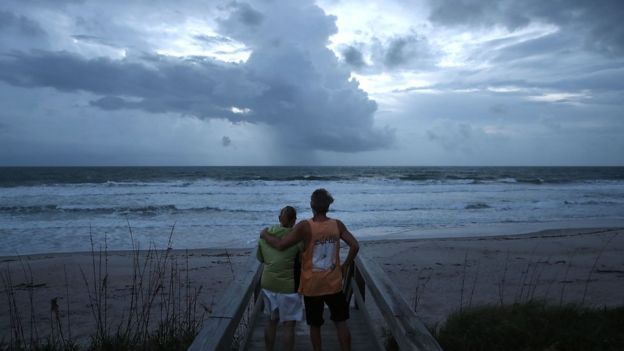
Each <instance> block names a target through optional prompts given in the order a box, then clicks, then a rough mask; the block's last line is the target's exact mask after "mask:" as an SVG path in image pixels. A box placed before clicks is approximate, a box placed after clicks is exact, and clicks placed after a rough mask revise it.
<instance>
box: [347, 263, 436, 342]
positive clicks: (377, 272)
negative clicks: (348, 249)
mask: <svg viewBox="0 0 624 351" xmlns="http://www.w3.org/2000/svg"><path fill="white" fill-rule="evenodd" d="M349 273H350V275H351V274H353V276H352V278H351V279H348V280H347V284H346V287H347V289H345V290H346V291H347V292H348V293H349V294H348V298H349V299H350V298H351V294H353V296H354V297H355V302H356V306H362V307H363V306H364V301H365V291H366V288H368V291H369V292H370V295H371V296H372V297H373V300H374V301H375V303H376V305H377V307H378V308H379V310H380V311H381V314H382V316H383V318H384V320H385V321H386V323H387V325H388V326H389V328H390V332H391V333H392V336H393V337H394V339H395V341H396V342H397V344H398V345H399V348H400V349H401V350H423V351H424V350H435V351H442V348H441V347H440V344H438V342H437V340H436V339H435V338H434V337H433V336H432V335H431V333H429V331H428V330H427V328H426V327H425V326H424V324H423V323H422V322H421V321H420V320H419V319H418V317H417V316H416V313H414V311H412V309H411V308H410V306H409V305H408V303H407V302H405V300H404V299H403V297H401V295H400V294H398V293H397V289H396V287H395V286H394V284H393V283H392V282H391V281H390V279H389V278H388V276H387V275H386V274H385V273H384V271H383V270H382V269H381V267H379V265H378V264H377V263H376V262H374V261H372V260H371V259H369V258H367V257H365V256H363V255H362V254H359V255H358V256H357V257H356V258H355V269H354V270H353V273H351V272H349Z"/></svg>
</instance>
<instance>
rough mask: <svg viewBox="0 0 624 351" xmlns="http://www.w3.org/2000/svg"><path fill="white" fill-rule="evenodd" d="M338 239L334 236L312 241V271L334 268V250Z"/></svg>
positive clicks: (336, 248)
mask: <svg viewBox="0 0 624 351" xmlns="http://www.w3.org/2000/svg"><path fill="white" fill-rule="evenodd" d="M338 243H339V241H338V239H337V238H335V237H329V238H326V239H320V240H316V241H314V247H313V249H312V250H313V251H312V271H314V272H322V271H332V270H334V269H335V268H336V250H338V247H337V245H338Z"/></svg>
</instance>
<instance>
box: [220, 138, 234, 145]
mask: <svg viewBox="0 0 624 351" xmlns="http://www.w3.org/2000/svg"><path fill="white" fill-rule="evenodd" d="M230 144H232V139H230V137H229V136H223V138H221V145H223V146H224V147H228V146H230Z"/></svg>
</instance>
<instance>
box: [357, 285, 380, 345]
mask: <svg viewBox="0 0 624 351" xmlns="http://www.w3.org/2000/svg"><path fill="white" fill-rule="evenodd" d="M352 284H355V282H353V283H352ZM353 297H354V300H355V303H356V306H360V307H359V308H357V310H358V311H359V312H360V315H361V316H362V319H363V320H364V324H365V325H366V327H367V329H368V331H369V332H370V334H371V335H376V333H375V330H374V325H375V323H374V322H373V319H372V318H371V316H370V314H369V313H368V311H367V310H366V308H365V307H366V305H365V302H364V296H362V294H361V293H360V290H359V289H354V290H353ZM373 339H374V342H375V344H376V346H377V349H378V350H384V349H385V347H384V345H383V344H382V342H381V340H379V338H377V337H374V338H373Z"/></svg>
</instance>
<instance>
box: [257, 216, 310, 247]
mask: <svg viewBox="0 0 624 351" xmlns="http://www.w3.org/2000/svg"><path fill="white" fill-rule="evenodd" d="M307 226H308V223H307V222H305V221H301V222H299V223H297V225H295V226H294V228H293V229H292V230H291V231H290V232H289V233H288V234H286V236H284V237H282V238H281V239H280V238H278V237H276V236H274V235H271V234H269V231H268V230H266V229H263V230H262V232H261V233H260V238H261V239H264V240H265V241H266V242H267V244H269V246H271V247H273V248H275V249H278V250H280V251H282V250H286V249H287V248H289V247H291V246H293V245H295V244H297V243H298V242H300V241H302V240H303V239H304V238H305V232H306V230H307Z"/></svg>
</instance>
